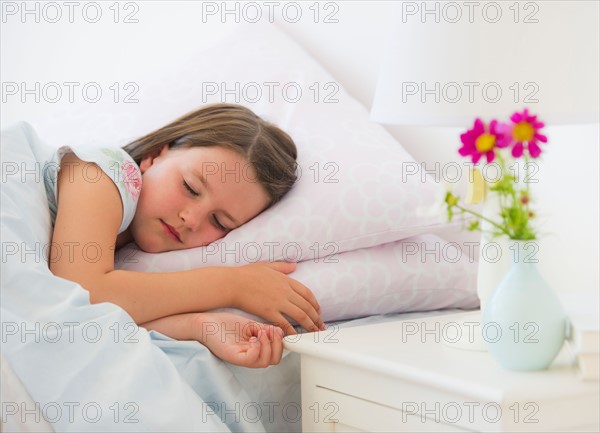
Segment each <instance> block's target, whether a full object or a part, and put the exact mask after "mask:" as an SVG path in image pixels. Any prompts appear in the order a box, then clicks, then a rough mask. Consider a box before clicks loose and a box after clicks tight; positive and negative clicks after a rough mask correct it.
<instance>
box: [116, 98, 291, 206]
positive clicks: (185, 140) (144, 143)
mask: <svg viewBox="0 0 600 433" xmlns="http://www.w3.org/2000/svg"><path fill="white" fill-rule="evenodd" d="M165 144H169V148H170V149H185V148H190V147H194V146H222V147H225V148H228V149H231V150H233V151H235V152H237V153H239V154H241V155H242V156H243V157H244V158H245V159H246V160H247V161H248V162H249V163H250V164H251V165H252V167H253V168H254V170H255V171H256V175H257V180H258V182H259V183H260V185H261V186H262V187H263V188H264V189H265V191H266V192H267V194H268V195H269V197H270V198H271V201H270V203H269V206H270V205H273V204H275V203H277V202H278V201H279V200H281V198H282V197H283V196H284V195H285V194H286V193H287V192H288V191H289V190H290V189H291V188H292V186H293V185H294V183H295V182H296V179H297V175H296V169H297V163H296V158H297V156H298V151H297V149H296V145H295V144H294V141H293V140H292V138H291V137H290V136H289V135H288V134H287V133H285V132H284V131H282V130H281V129H279V128H278V127H277V126H275V125H273V124H272V123H269V122H267V121H265V120H263V119H261V118H260V117H259V116H257V115H256V114H254V113H253V112H252V111H251V110H250V109H248V108H246V107H243V106H241V105H237V104H211V105H207V106H204V107H202V108H199V109H198V110H195V111H192V112H191V113H188V114H186V115H184V116H182V117H180V118H179V119H177V120H175V121H173V122H171V123H169V124H168V125H166V126H163V127H162V128H160V129H158V130H156V131H154V132H151V133H149V134H147V135H145V136H143V137H141V138H138V139H137V140H134V141H132V142H131V143H129V144H127V145H126V146H124V147H123V149H124V150H125V151H126V152H127V153H128V154H129V155H130V156H131V157H132V158H133V160H134V161H135V162H136V163H137V164H138V165H139V164H140V163H141V160H142V158H143V157H145V156H147V155H152V154H157V153H158V152H159V151H160V149H161V148H162V147H163V146H164V145H165Z"/></svg>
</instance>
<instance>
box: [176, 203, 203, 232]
mask: <svg viewBox="0 0 600 433" xmlns="http://www.w3.org/2000/svg"><path fill="white" fill-rule="evenodd" d="M206 213H207V212H206V211H205V210H203V209H202V207H201V206H197V205H196V206H190V205H189V206H186V207H185V208H184V209H183V210H182V211H181V212H180V213H179V218H181V220H182V221H183V226H184V227H185V228H186V229H187V230H189V231H191V232H197V231H198V230H200V228H201V227H202V221H206V219H207V215H206Z"/></svg>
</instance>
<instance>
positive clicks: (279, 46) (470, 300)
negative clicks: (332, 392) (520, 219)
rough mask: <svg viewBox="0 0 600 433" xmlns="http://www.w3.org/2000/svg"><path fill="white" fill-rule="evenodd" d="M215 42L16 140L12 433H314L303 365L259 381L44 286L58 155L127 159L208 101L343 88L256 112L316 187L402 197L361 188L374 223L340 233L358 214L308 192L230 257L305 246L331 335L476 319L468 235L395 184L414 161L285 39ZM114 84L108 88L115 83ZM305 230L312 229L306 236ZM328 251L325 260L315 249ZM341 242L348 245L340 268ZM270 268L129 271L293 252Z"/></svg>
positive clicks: (7, 238)
mask: <svg viewBox="0 0 600 433" xmlns="http://www.w3.org/2000/svg"><path fill="white" fill-rule="evenodd" d="M97 37H100V36H99V35H98V36H97ZM216 41H217V42H215V43H214V44H213V45H210V46H208V45H207V46H204V45H203V44H202V43H200V44H199V47H196V52H194V55H189V54H190V53H189V52H188V53H186V54H187V55H186V58H185V60H181V61H182V63H181V64H180V68H179V69H178V70H172V69H171V70H165V69H163V70H162V73H158V72H157V73H156V74H153V73H147V74H143V73H142V71H141V69H140V70H138V71H137V72H138V73H139V74H140V75H138V76H137V81H136V85H137V86H138V87H137V88H138V90H139V92H137V93H136V97H137V98H138V100H139V101H141V102H138V103H135V104H130V105H125V104H114V103H113V102H111V101H110V100H106V99H105V100H101V101H99V102H98V103H97V104H86V103H81V104H77V103H75V104H58V105H57V106H56V107H54V108H53V111H52V112H51V115H44V116H37V117H36V116H32V117H33V118H34V121H33V122H32V124H28V123H18V124H15V125H12V126H10V127H8V128H5V125H3V128H5V129H4V130H3V135H2V168H3V173H2V177H3V189H2V236H3V253H2V257H3V260H2V291H1V297H2V298H1V301H2V302H1V312H2V378H3V384H4V385H6V384H7V383H9V384H11V385H10V387H7V386H3V389H2V401H3V405H2V416H3V419H2V423H3V430H6V431H10V430H13V429H14V430H21V431H27V430H44V429H48V428H52V429H53V430H55V431H163V430H169V431H211V432H212V431H240V432H245V431H269V432H271V431H272V432H275V431H290V432H291V431H300V430H301V419H299V418H297V419H289V418H287V417H286V416H284V415H285V412H284V411H282V410H281V409H282V408H284V407H287V406H290V405H291V406H295V407H297V408H300V385H299V384H300V377H299V375H300V370H299V358H298V356H296V355H294V354H291V353H288V352H285V353H284V356H283V359H282V362H281V363H280V364H279V365H277V366H272V367H269V368H266V369H260V370H252V369H245V368H238V367H235V366H232V365H229V364H226V363H224V362H222V361H220V360H219V359H217V358H216V357H214V356H213V355H212V354H211V353H210V352H209V351H208V350H207V349H206V348H205V347H204V346H202V345H201V344H199V343H197V342H194V341H175V340H172V339H170V338H168V337H166V336H164V335H162V334H160V333H158V332H155V331H151V332H148V331H146V330H145V329H143V328H138V327H137V326H136V325H135V324H134V323H133V322H132V319H131V317H130V316H129V315H128V314H127V313H126V312H125V311H124V310H122V309H121V308H119V307H117V306H116V305H113V304H110V303H102V304H94V305H90V304H89V296H88V292H87V291H86V290H85V289H84V288H82V287H81V286H80V285H78V284H75V283H73V282H70V281H67V280H64V279H61V278H58V277H55V276H54V275H52V274H51V273H50V271H49V269H48V265H47V248H48V244H49V242H50V239H51V226H50V219H49V218H50V217H49V213H48V210H47V206H46V201H45V191H44V184H43V178H42V177H40V176H43V171H44V166H43V161H45V159H46V157H47V155H48V153H49V152H50V151H51V149H52V148H55V147H57V146H58V145H60V144H65V143H86V144H89V145H93V144H97V143H98V142H108V141H110V142H116V143H119V144H121V145H122V144H125V143H126V142H127V141H128V140H130V139H131V138H134V137H136V136H137V135H139V134H141V133H143V132H145V131H148V130H151V129H153V128H156V127H157V126H160V125H162V124H163V123H165V122H166V121H169V120H171V119H172V118H174V117H176V116H178V115H180V114H182V113H184V112H185V111H187V110H191V109H193V108H196V107H197V106H198V105H200V104H202V103H210V102H217V101H220V100H222V99H221V98H222V95H221V94H219V93H214V94H210V93H211V92H207V91H206V85H205V84H206V83H221V82H223V83H236V82H241V83H249V82H257V83H258V82H265V81H269V80H271V81H272V80H275V81H276V82H279V83H292V82H293V83H296V84H298V85H299V86H300V88H302V89H308V88H309V87H310V85H311V83H321V84H322V85H324V84H326V83H332V85H333V86H334V87H332V88H334V89H337V92H336V99H337V101H338V102H336V103H335V104H329V105H327V104H315V103H314V102H311V101H310V99H307V98H305V99H303V100H299V101H297V102H294V103H289V101H286V100H283V99H281V98H278V99H277V98H276V100H274V101H273V102H269V101H265V100H264V99H262V100H259V101H257V102H256V103H249V102H248V101H242V103H245V104H246V105H248V106H250V107H251V108H252V109H254V110H256V111H257V112H258V113H259V114H261V115H263V116H265V117H266V118H268V119H269V120H272V121H274V122H277V123H278V124H279V125H280V126H282V127H283V128H284V129H286V130H288V131H290V132H291V134H292V135H293V136H294V137H295V138H296V139H297V142H298V145H299V149H300V154H301V156H302V159H301V161H299V162H300V164H301V166H303V167H304V168H305V173H310V169H309V167H310V166H311V164H314V163H315V162H319V163H321V164H325V163H327V162H331V161H334V162H336V163H337V164H338V166H339V167H342V168H345V167H347V168H353V167H354V168H355V167H356V163H355V162H356V160H357V158H360V159H361V162H362V163H363V164H364V165H363V166H362V171H361V173H363V174H364V173H368V174H369V175H370V176H372V177H374V178H376V179H377V178H378V176H379V178H378V179H379V180H385V181H386V182H387V183H388V184H389V185H390V187H389V188H383V189H378V188H379V187H378V184H377V182H375V183H374V184H367V186H364V185H363V186H362V188H363V190H360V194H363V196H364V198H365V200H367V201H368V200H371V201H369V203H371V204H372V206H373V207H369V206H365V207H364V208H351V209H350V208H349V210H347V212H346V213H345V214H344V215H345V220H344V221H341V222H340V221H338V220H332V218H331V215H332V214H335V213H336V209H338V208H339V207H336V206H340V205H343V204H344V202H343V201H342V202H336V201H332V200H331V199H330V197H332V196H335V197H341V199H343V198H344V197H345V196H346V195H347V194H346V193H345V192H344V190H338V191H337V192H335V190H329V191H328V192H327V193H326V194H321V195H322V197H318V198H317V196H316V195H315V194H314V192H313V191H316V190H311V189H310V188H323V185H321V186H318V185H317V186H315V185H316V183H315V182H307V181H306V180H304V181H303V182H301V183H300V184H299V186H298V187H295V189H294V193H293V194H292V193H290V197H289V198H287V199H286V200H284V201H282V203H281V205H280V206H278V207H277V208H275V209H273V210H272V211H271V210H270V211H269V212H268V213H267V212H265V213H264V214H262V215H260V217H257V218H256V219H254V220H253V221H251V223H249V224H248V225H247V227H244V230H242V229H240V231H239V232H237V231H236V232H237V233H233V232H232V233H231V236H229V235H228V237H227V238H226V239H223V241H222V242H220V243H218V244H217V246H220V247H222V248H224V249H226V248H227V245H228V244H227V243H228V242H230V243H231V244H233V243H237V244H242V245H243V244H244V242H246V243H247V242H249V240H250V239H256V238H257V236H258V237H262V238H265V239H269V240H271V241H277V242H278V243H279V244H281V245H285V244H286V242H287V243H289V242H291V241H294V242H297V243H298V244H299V245H300V247H301V248H300V250H301V253H300V254H299V255H297V256H295V257H293V258H294V259H296V260H299V261H300V264H299V267H298V270H297V273H296V274H295V275H293V277H294V278H297V279H299V280H300V281H301V282H303V283H304V284H306V285H307V286H309V287H311V289H313V291H314V292H315V294H316V295H317V297H318V299H319V300H320V302H321V305H322V307H323V318H324V320H325V321H326V322H327V325H328V326H329V327H330V329H332V328H331V327H335V326H355V325H359V324H364V323H375V322H380V321H388V320H402V319H405V318H409V317H415V316H417V317H421V316H424V315H432V314H443V313H446V312H453V311H456V310H457V309H473V308H477V306H478V299H477V296H476V293H475V279H476V261H474V258H473V257H471V256H469V255H468V254H466V253H464V251H463V250H461V249H460V248H458V249H457V248H456V246H455V245H451V242H449V241H447V240H446V239H445V238H444V236H443V235H444V233H447V232H449V231H450V232H451V231H453V230H454V231H456V230H457V229H458V228H460V227H459V226H457V225H454V226H450V225H448V224H446V223H445V221H444V220H443V218H440V214H439V213H435V212H434V213H432V212H429V211H428V212H425V211H423V209H425V208H427V209H429V208H431V206H433V205H435V204H436V203H435V200H436V199H437V195H436V194H438V193H439V191H438V190H439V188H436V186H435V185H432V184H431V183H427V182H421V181H420V180H419V181H416V180H415V183H413V184H411V183H410V180H409V181H406V182H404V183H402V182H397V180H398V178H396V177H394V176H399V174H398V169H399V167H402V164H407V163H411V162H412V163H414V161H413V160H412V159H411V158H410V155H408V153H407V152H406V151H405V150H404V149H403V148H402V146H401V145H400V144H399V143H397V142H396V141H395V140H394V139H393V138H392V137H391V136H389V134H387V133H386V132H385V130H384V129H383V128H382V127H381V126H379V125H376V124H373V123H371V122H369V121H368V115H367V112H366V110H365V109H364V107H362V106H361V105H360V104H359V103H358V102H356V100H354V99H353V98H352V97H351V96H350V95H349V94H347V93H346V92H345V91H344V89H343V88H342V87H341V86H339V83H337V82H336V81H335V79H334V78H333V77H331V76H330V75H329V74H328V73H327V72H326V71H325V70H324V69H323V68H322V67H321V66H320V65H319V64H318V63H317V62H316V61H315V60H314V59H312V58H311V57H310V56H309V55H308V54H306V53H305V52H303V50H302V49H301V47H299V46H297V45H296V44H295V43H294V42H293V41H292V40H291V39H289V38H288V37H287V36H285V34H283V33H282V32H281V31H280V30H279V29H277V28H276V27H274V26H266V27H265V28H263V27H261V28H258V27H256V26H254V27H251V26H239V27H236V28H235V29H233V30H231V31H228V32H227V34H224V35H223V36H222V37H221V38H216ZM258 58H259V59H261V61H260V62H257V61H253V59H258ZM105 78H107V79H106V80H105V81H103V82H102V83H105V82H107V83H108V82H110V80H111V79H112V78H113V77H112V76H110V77H105ZM98 82H100V81H98ZM102 85H104V84H102ZM336 86H337V87H336ZM229 102H233V101H229ZM369 149H371V151H369ZM372 149H376V152H372ZM367 154H368V155H375V156H372V159H368V158H367V157H366V156H365V155H367ZM332 158H334V159H333V160H332ZM386 164H387V165H386ZM394 164H396V165H394ZM322 166H324V165H322ZM369 170H371V171H369ZM27 173H29V174H27ZM36 173H37V177H36ZM353 178H356V173H355V172H354V173H353V172H352V170H346V171H344V170H341V172H340V174H339V180H340V181H339V182H336V183H332V184H330V185H328V187H331V188H335V187H342V188H345V189H347V190H349V189H351V188H352V189H354V188H357V185H356V183H352V182H351V180H350V179H353ZM305 179H306V178H305ZM415 179H417V178H416V177H415ZM419 179H420V178H419ZM372 187H374V188H375V189H369V188H372ZM415 191H416V192H415ZM417 192H418V193H417ZM307 195H309V196H310V197H311V198H314V200H316V201H315V202H314V203H313V205H314V208H310V207H307V206H309V205H310V203H307V201H306V200H304V199H303V197H305V196H307ZM398 197H403V200H405V201H399V199H398ZM341 199H340V200H341ZM319 200H321V201H319ZM396 202H397V203H396ZM340 203H341V204H340ZM381 203H383V205H384V206H386V207H385V208H384V210H385V209H387V210H388V211H389V215H388V216H387V217H386V218H380V217H379V214H377V210H378V209H381V207H378V206H380V204H381ZM392 203H396V205H393V204H392ZM298 209H303V210H304V213H302V212H300V213H298ZM390 209H391V210H390ZM427 209H425V210H427ZM429 210H431V209H429ZM392 211H393V212H392ZM319 212H321V213H319ZM361 212H363V213H361ZM294 214H299V215H300V216H299V217H298V218H297V220H293V222H295V224H294V223H289V224H288V225H287V226H283V225H281V218H283V217H282V215H283V216H284V217H285V216H291V215H294ZM302 216H305V217H310V218H312V220H311V221H312V222H313V224H304V223H303V222H302V221H303V220H302ZM278 221H279V224H278ZM315 221H316V222H315ZM273 227H276V228H275V229H273ZM315 242H318V243H319V244H320V245H321V247H320V248H317V249H315V248H312V249H311V246H312V245H313V244H314V243H315ZM328 242H329V243H334V244H335V247H336V248H335V249H334V250H333V253H334V254H332V250H331V249H330V248H329V247H330V246H331V244H328ZM432 247H433V248H439V249H440V251H446V252H448V251H449V250H448V249H447V248H450V247H452V248H453V250H452V251H453V256H452V257H454V259H453V261H449V260H441V261H440V260H438V261H436V260H435V259H433V260H427V257H426V258H425V260H424V259H423V256H422V254H421V251H420V250H421V249H425V250H427V249H428V248H429V249H431V248H432ZM414 248H416V250H414ZM415 251H417V252H415ZM265 254H266V252H264V251H261V252H260V254H259V255H258V256H256V255H254V256H252V258H249V257H247V256H243V257H241V258H240V257H235V258H231V256H229V257H226V258H225V259H224V260H222V259H221V256H219V255H218V254H209V255H207V254H206V250H204V251H201V250H196V251H190V252H187V253H182V252H173V253H165V254H159V255H148V254H146V253H144V252H142V251H139V250H138V249H137V248H136V246H135V245H134V244H131V245H128V246H126V247H125V248H124V249H122V250H121V251H120V254H118V255H117V259H116V263H115V266H116V268H119V269H134V270H144V271H148V272H152V271H169V270H178V269H181V270H183V269H189V268H190V267H194V266H208V265H214V264H223V265H234V264H238V265H239V264H244V263H248V262H251V261H253V260H265V259H267V258H270V259H281V258H289V257H285V254H286V251H285V250H284V249H279V250H276V251H275V252H274V253H273V256H272V257H267V256H266V255H265ZM332 256H335V260H336V261H334V262H332V261H331V258H332ZM438 258H439V257H438ZM325 332H327V331H325ZM27 399H29V403H26V402H27V401H28V400H27ZM257 408H259V409H260V412H258V413H257V412H256V410H257ZM269 408H272V410H269ZM25 409H26V410H27V411H25ZM29 410H31V411H29ZM36 410H37V411H38V412H39V414H41V416H39V415H36V414H37V413H38V412H36ZM21 421H25V422H24V423H21Z"/></svg>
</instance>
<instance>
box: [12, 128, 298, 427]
mask: <svg viewBox="0 0 600 433" xmlns="http://www.w3.org/2000/svg"><path fill="white" fill-rule="evenodd" d="M50 151H51V149H50V148H49V147H47V146H46V145H44V144H43V143H42V142H41V141H40V139H39V138H38V137H37V136H36V134H35V132H34V131H33V129H32V128H31V126H29V125H28V124H26V123H19V124H16V125H14V126H12V127H10V128H8V129H6V130H4V131H2V218H1V226H2V264H1V322H2V323H1V325H2V341H1V349H2V354H3V356H4V358H5V359H6V360H7V361H8V362H9V363H10V365H11V367H12V369H13V370H14V371H15V373H16V374H17V376H18V377H19V378H20V380H21V382H22V383H23V384H24V386H25V388H26V389H27V391H28V393H29V394H30V395H31V397H32V399H33V401H34V402H36V403H35V404H36V406H38V409H39V410H40V412H41V413H42V415H43V416H44V417H45V418H46V419H47V420H48V421H49V422H50V423H51V425H52V427H53V428H54V429H55V430H56V431H104V432H106V431H122V432H125V431H202V432H204V431H206V432H217V431H229V430H231V431H240V432H244V431H265V429H266V430H267V431H300V430H301V421H300V418H299V417H297V416H296V413H297V411H298V410H299V409H300V408H299V404H300V403H299V402H300V389H299V359H298V357H297V356H296V355H294V354H290V353H287V352H286V353H285V355H284V359H283V360H282V362H281V364H280V365H278V366H272V367H269V368H267V369H261V370H251V369H245V368H237V367H234V366H231V365H229V364H227V363H224V362H223V361H221V360H219V359H218V358H216V357H214V356H213V355H212V354H211V353H210V352H209V351H208V349H206V348H205V347H204V346H202V345H201V344H200V343H197V342H193V341H188V342H181V341H174V340H172V339H170V338H168V337H165V336H164V335H161V334H160V333H157V332H154V331H152V332H148V331H146V330H145V329H143V328H138V327H137V326H136V325H135V324H134V323H133V320H132V319H131V317H130V316H129V315H128V314H127V313H126V312H125V311H124V310H122V309H121V308H120V307H118V306H116V305H114V304H110V303H102V304H94V305H90V303H89V296H88V292H87V291H86V290H84V289H83V288H82V287H81V286H80V285H79V284H76V283H73V282H71V281H68V280H65V279H62V278H58V277H56V276H54V275H53V274H52V273H51V272H50V270H49V268H48V262H47V252H48V246H49V243H50V241H51V224H50V215H49V211H48V207H47V202H46V193H45V190H44V183H43V181H44V179H43V176H44V167H43V164H41V162H43V161H45V159H46V158H47V156H48V154H49V152H50ZM7 403H13V404H12V405H9V406H6V407H3V409H7V408H10V409H11V410H10V411H6V410H3V417H4V418H5V417H7V416H19V417H21V418H22V419H24V420H25V421H27V422H28V423H31V424H35V423H36V415H35V413H34V409H35V408H32V407H28V406H19V404H17V403H18V402H3V405H5V404H7ZM15 407H18V410H17V411H16V412H15V411H14V410H13V409H14V408H15ZM3 421H5V420H3Z"/></svg>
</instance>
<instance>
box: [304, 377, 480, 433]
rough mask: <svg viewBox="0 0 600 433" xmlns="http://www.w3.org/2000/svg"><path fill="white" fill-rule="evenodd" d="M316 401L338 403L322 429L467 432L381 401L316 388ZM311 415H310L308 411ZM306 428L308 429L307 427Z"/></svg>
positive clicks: (337, 430)
mask: <svg viewBox="0 0 600 433" xmlns="http://www.w3.org/2000/svg"><path fill="white" fill-rule="evenodd" d="M313 391H314V394H313V396H314V398H315V402H320V403H321V405H322V403H323V402H330V403H333V402H335V403H334V404H335V406H334V407H333V409H334V410H330V412H329V414H328V415H329V416H327V417H323V418H322V420H321V421H323V422H322V423H320V424H319V427H321V429H319V430H313V431H329V432H355V431H365V432H467V431H470V430H463V429H461V428H458V427H456V426H454V425H450V424H445V423H437V422H435V421H433V420H431V419H428V418H426V417H421V416H419V415H414V414H410V413H407V412H403V411H401V410H398V409H395V408H392V407H389V406H383V405H381V404H378V403H375V402H372V401H369V400H365V399H362V398H358V397H354V396H351V395H347V394H343V393H340V392H336V391H333V390H330V389H327V388H321V387H315V389H314V390H313ZM309 415H310V414H309ZM305 431H307V430H305Z"/></svg>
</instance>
